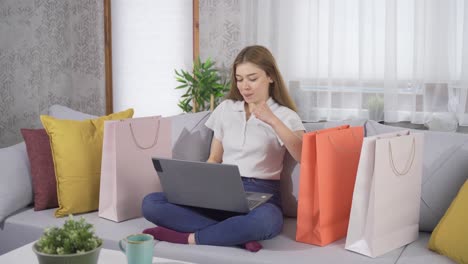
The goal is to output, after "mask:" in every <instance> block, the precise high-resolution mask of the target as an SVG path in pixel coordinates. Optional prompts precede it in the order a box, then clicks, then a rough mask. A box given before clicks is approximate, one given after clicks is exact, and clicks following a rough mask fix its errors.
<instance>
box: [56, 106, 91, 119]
mask: <svg viewBox="0 0 468 264" xmlns="http://www.w3.org/2000/svg"><path fill="white" fill-rule="evenodd" d="M49 115H50V116H52V117H55V118H58V119H71V120H86V119H94V118H96V117H97V116H95V115H90V114H86V113H82V112H79V111H76V110H73V109H71V108H68V107H66V106H63V105H52V106H51V107H49Z"/></svg>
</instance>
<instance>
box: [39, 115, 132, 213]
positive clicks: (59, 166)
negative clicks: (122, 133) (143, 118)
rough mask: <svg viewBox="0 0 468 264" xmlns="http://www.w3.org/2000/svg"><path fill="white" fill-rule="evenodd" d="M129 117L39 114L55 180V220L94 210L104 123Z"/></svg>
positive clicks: (97, 199)
mask: <svg viewBox="0 0 468 264" xmlns="http://www.w3.org/2000/svg"><path fill="white" fill-rule="evenodd" d="M132 116H133V109H128V110H125V111H122V112H118V113H114V114H111V115H108V116H102V117H99V118H96V119H88V120H83V121H77V120H66V119H56V118H53V117H50V116H46V115H41V121H42V124H43V125H44V128H45V129H46V131H47V134H48V135H49V139H50V147H51V150H52V158H53V160H54V170H55V178H56V180H57V198H58V204H59V208H58V209H57V210H56V211H55V216H56V217H62V216H67V215H69V214H76V213H85V212H90V211H94V210H97V209H98V206H99V182H100V178H101V156H102V141H103V134H104V121H106V120H117V119H125V118H131V117H132Z"/></svg>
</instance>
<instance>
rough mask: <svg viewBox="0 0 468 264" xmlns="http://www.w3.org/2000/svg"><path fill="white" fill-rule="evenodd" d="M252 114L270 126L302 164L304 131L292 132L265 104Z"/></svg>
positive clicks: (256, 108) (260, 105) (257, 107)
mask: <svg viewBox="0 0 468 264" xmlns="http://www.w3.org/2000/svg"><path fill="white" fill-rule="evenodd" d="M252 114H253V115H254V116H255V117H256V118H257V119H259V120H261V121H263V122H265V123H267V124H268V125H270V126H271V127H272V128H273V129H274V130H275V132H276V134H277V135H278V137H279V138H280V139H281V141H283V143H284V145H285V146H286V149H287V150H288V152H289V154H291V156H292V157H293V158H294V159H295V160H296V161H297V162H298V163H300V162H301V153H302V136H303V135H304V131H291V129H289V128H288V127H287V126H286V125H285V124H284V123H283V121H281V120H280V119H279V118H278V117H277V116H276V115H275V114H273V112H272V111H271V109H270V107H269V106H268V105H267V104H266V102H263V103H261V104H258V105H256V106H255V109H253V110H252Z"/></svg>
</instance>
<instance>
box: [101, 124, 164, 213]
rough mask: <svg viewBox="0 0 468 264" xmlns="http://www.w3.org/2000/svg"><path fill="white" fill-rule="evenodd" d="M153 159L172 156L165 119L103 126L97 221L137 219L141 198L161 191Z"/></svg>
mask: <svg viewBox="0 0 468 264" xmlns="http://www.w3.org/2000/svg"><path fill="white" fill-rule="evenodd" d="M153 156H157V157H169V158H170V157H171V156H172V144H171V122H170V120H169V119H167V118H161V117H160V116H154V117H142V118H132V119H125V120H120V121H106V122H105V123H104V142H103V151H102V165H101V185H100V193H99V213H98V215H99V216H100V217H103V218H106V219H109V220H112V221H116V222H120V221H124V220H128V219H132V218H136V217H140V216H141V203H142V201H143V198H144V197H145V196H146V195H147V194H149V193H151V192H157V191H161V186H160V183H159V178H158V175H157V173H156V170H155V169H154V166H153V162H152V159H151V158H152V157H153Z"/></svg>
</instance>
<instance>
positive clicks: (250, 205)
mask: <svg viewBox="0 0 468 264" xmlns="http://www.w3.org/2000/svg"><path fill="white" fill-rule="evenodd" d="M261 202H262V201H257V200H249V199H247V203H248V204H249V208H253V207H255V206H256V205H257V204H259V203H261Z"/></svg>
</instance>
